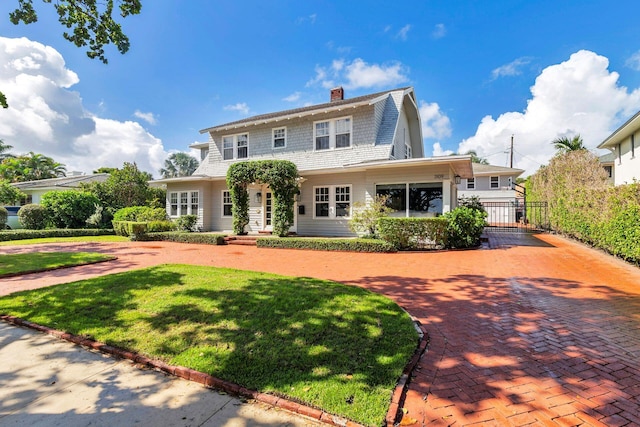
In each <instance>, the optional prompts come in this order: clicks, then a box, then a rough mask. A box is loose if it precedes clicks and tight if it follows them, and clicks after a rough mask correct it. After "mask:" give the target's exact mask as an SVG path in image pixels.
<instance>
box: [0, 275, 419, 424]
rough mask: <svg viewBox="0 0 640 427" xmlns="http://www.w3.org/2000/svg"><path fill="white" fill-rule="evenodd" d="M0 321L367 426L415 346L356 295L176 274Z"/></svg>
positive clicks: (70, 288)
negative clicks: (50, 330)
mask: <svg viewBox="0 0 640 427" xmlns="http://www.w3.org/2000/svg"><path fill="white" fill-rule="evenodd" d="M0 313H2V314H10V315H14V316H18V317H21V318H24V319H28V320H30V321H32V322H36V323H39V324H43V325H47V326H50V327H54V328H56V329H61V330H64V331H67V332H71V333H73V334H77V335H83V336H87V337H90V338H92V339H95V340H98V341H102V342H105V343H108V344H111V345H115V346H118V347H121V348H125V349H129V350H133V351H136V352H138V353H141V354H144V355H146V356H148V357H152V358H157V359H161V360H163V361H165V362H167V363H170V364H174V365H181V366H185V367H189V368H192V369H196V370H198V371H202V372H205V373H208V374H210V375H214V376H216V377H218V378H221V379H224V380H228V381H232V382H234V383H237V384H240V385H242V386H244V387H247V388H249V389H254V390H259V391H263V392H271V393H274V394H278V395H284V396H287V397H290V398H292V399H294V400H298V401H302V402H304V403H307V404H310V405H312V406H316V407H319V408H322V409H323V410H325V411H328V412H330V413H334V414H337V415H340V416H343V417H346V418H349V419H352V420H354V421H357V422H360V423H362V424H365V425H372V426H373V425H380V424H382V423H383V421H384V417H385V415H386V412H387V410H388V407H389V402H390V398H391V393H392V391H393V388H394V386H395V384H396V381H397V380H398V378H399V377H400V376H401V374H402V370H403V368H404V366H405V364H406V363H407V362H408V360H409V358H410V357H411V355H412V354H413V352H414V350H415V348H416V345H417V339H418V337H417V332H416V331H415V329H414V327H413V324H412V322H411V319H410V318H409V316H408V315H407V314H406V313H405V312H404V311H403V310H402V309H400V308H399V307H398V306H397V305H396V304H395V303H394V302H392V301H391V300H389V299H388V298H386V297H383V296H381V295H378V294H374V293H372V292H369V291H367V290H364V289H360V288H357V287H352V286H345V285H342V284H339V283H335V282H330V281H325V280H317V279H310V278H294V277H284V276H278V275H273V274H266V273H256V272H250V271H241V270H232V269H221V268H212V267H199V266H186V265H163V266H157V267H151V268H146V269H142V270H135V271H130V272H126V273H119V274H113V275H108V276H103V277H99V278H95V279H90V280H84V281H80V282H74V283H69V284H64V285H58V286H54V287H50V288H44V289H38V290H35V291H25V292H20V293H15V294H12V295H10V296H7V297H3V298H0Z"/></svg>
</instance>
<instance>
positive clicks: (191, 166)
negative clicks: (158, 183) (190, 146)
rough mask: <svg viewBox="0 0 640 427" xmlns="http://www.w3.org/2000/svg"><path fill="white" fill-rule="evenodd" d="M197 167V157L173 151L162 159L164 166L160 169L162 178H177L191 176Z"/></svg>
mask: <svg viewBox="0 0 640 427" xmlns="http://www.w3.org/2000/svg"><path fill="white" fill-rule="evenodd" d="M196 169H198V159H196V158H195V157H193V156H191V155H189V154H187V153H183V152H178V153H173V154H171V155H169V157H168V158H167V160H165V161H164V167H163V168H162V169H160V175H162V177H163V178H177V177H180V176H191V175H193V173H194V172H195V170H196Z"/></svg>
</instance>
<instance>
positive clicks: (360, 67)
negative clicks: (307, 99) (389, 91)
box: [306, 58, 409, 89]
mask: <svg viewBox="0 0 640 427" xmlns="http://www.w3.org/2000/svg"><path fill="white" fill-rule="evenodd" d="M315 72H316V75H315V77H314V78H312V79H311V80H309V81H308V82H307V84H306V85H307V87H309V86H314V85H318V84H319V85H321V86H322V87H323V88H325V89H330V88H332V87H336V86H340V85H341V86H343V87H344V88H345V89H361V88H372V87H389V86H395V85H398V84H401V83H405V82H406V81H408V80H409V78H408V77H407V74H408V72H409V70H408V68H407V67H406V66H404V65H403V64H401V63H400V62H391V63H387V64H367V63H366V62H364V61H363V60H362V59H360V58H357V59H354V60H353V61H352V62H350V63H347V62H345V61H344V60H341V59H340V60H334V61H333V62H332V64H331V66H329V67H321V66H319V65H316V68H315Z"/></svg>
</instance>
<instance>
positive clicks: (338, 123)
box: [313, 117, 352, 151]
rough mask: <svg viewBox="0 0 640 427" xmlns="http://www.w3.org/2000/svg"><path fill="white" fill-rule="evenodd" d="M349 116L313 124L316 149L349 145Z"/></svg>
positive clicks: (350, 126)
mask: <svg viewBox="0 0 640 427" xmlns="http://www.w3.org/2000/svg"><path fill="white" fill-rule="evenodd" d="M351 134H352V121H351V117H343V118H339V119H332V120H325V121H322V122H315V123H314V124H313V141H314V147H315V150H316V151H321V150H331V149H335V148H349V147H351Z"/></svg>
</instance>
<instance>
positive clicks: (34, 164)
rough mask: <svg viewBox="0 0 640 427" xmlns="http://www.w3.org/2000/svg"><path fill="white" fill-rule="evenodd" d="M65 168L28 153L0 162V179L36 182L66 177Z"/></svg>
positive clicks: (42, 156)
mask: <svg viewBox="0 0 640 427" xmlns="http://www.w3.org/2000/svg"><path fill="white" fill-rule="evenodd" d="M66 172H67V168H66V167H65V165H63V164H62V163H58V162H56V161H55V160H53V159H52V158H51V157H48V156H45V155H44V154H38V153H34V152H33V151H30V152H29V153H28V154H23V155H21V156H16V157H8V158H5V159H4V160H2V162H0V179H6V180H7V181H9V182H24V181H37V180H40V179H48V178H60V177H63V176H66Z"/></svg>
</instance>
